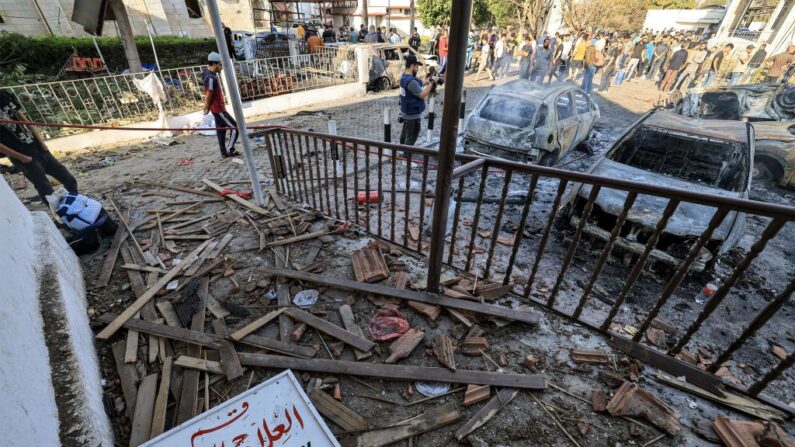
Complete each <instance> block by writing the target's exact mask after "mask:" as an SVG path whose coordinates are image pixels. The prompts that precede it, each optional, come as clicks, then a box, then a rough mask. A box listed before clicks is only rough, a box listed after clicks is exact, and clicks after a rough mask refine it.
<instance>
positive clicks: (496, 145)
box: [464, 79, 599, 166]
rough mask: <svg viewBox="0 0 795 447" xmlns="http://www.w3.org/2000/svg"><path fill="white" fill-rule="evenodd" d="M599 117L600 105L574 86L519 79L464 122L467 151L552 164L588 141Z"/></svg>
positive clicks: (489, 97)
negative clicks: (548, 85)
mask: <svg viewBox="0 0 795 447" xmlns="http://www.w3.org/2000/svg"><path fill="white" fill-rule="evenodd" d="M598 119H599V107H598V106H597V105H596V103H594V102H593V101H592V100H591V99H590V98H589V97H588V95H587V94H586V93H585V92H584V91H582V90H581V89H579V88H577V87H575V86H573V85H570V84H564V85H557V86H552V87H546V86H539V85H538V84H536V83H534V82H531V81H529V80H526V79H517V80H515V81H511V82H508V83H506V84H503V85H501V86H499V87H496V88H494V89H492V90H491V91H489V92H488V93H487V94H486V95H485V96H484V97H483V99H481V100H480V102H479V103H478V105H477V106H475V109H474V110H473V111H472V113H471V114H470V115H469V117H468V118H467V121H466V123H465V125H464V151H465V152H467V153H471V154H475V155H480V156H484V157H492V158H502V159H507V160H512V161H521V162H527V163H538V164H540V165H543V166H551V165H553V164H554V163H555V162H556V161H557V160H558V159H559V158H560V157H562V156H564V155H565V154H566V153H568V152H569V151H570V150H571V149H572V148H574V147H576V146H578V145H580V144H583V143H584V142H585V141H586V140H587V139H588V135H589V134H590V133H591V129H593V126H594V123H596V121H597V120H598Z"/></svg>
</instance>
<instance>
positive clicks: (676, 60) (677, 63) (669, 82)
mask: <svg viewBox="0 0 795 447" xmlns="http://www.w3.org/2000/svg"><path fill="white" fill-rule="evenodd" d="M686 61H687V50H686V49H685V46H684V45H682V44H679V49H678V50H676V52H675V53H674V54H672V55H671V57H670V59H669V61H668V67H667V68H666V69H665V76H664V77H663V80H662V82H661V83H660V91H661V92H668V91H669V90H670V89H671V87H673V85H674V81H675V80H676V75H677V74H679V71H680V70H681V69H682V67H683V66H684V65H685V62H686Z"/></svg>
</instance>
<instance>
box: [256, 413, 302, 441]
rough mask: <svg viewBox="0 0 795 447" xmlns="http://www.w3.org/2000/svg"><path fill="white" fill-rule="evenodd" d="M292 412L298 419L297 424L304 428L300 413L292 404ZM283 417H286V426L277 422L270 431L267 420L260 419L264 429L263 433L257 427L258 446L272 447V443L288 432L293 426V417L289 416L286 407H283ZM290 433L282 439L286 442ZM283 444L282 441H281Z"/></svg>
mask: <svg viewBox="0 0 795 447" xmlns="http://www.w3.org/2000/svg"><path fill="white" fill-rule="evenodd" d="M293 414H294V415H295V418H296V420H298V424H299V425H300V426H301V429H303V428H304V420H303V419H302V418H301V415H300V414H299V413H298V409H297V408H296V407H295V405H293ZM284 417H285V419H287V424H288V425H287V426H286V427H285V425H284V424H279V425H277V426H276V427H274V428H273V431H271V429H270V427H268V421H266V420H265V419H262V426H263V428H264V429H265V435H263V434H262V431H261V430H259V429H257V437H258V438H259V443H260V447H266V446H267V447H273V443H274V442H276V441H278V440H280V439H281V438H282V436H284V435H285V434H287V433H289V432H290V430H291V429H292V428H293V418H292V417H290V411H289V410H288V409H286V408H285V409H284ZM266 437H267V438H268V443H267V444H265V438H266ZM290 437H292V435H288V436H287V438H285V439H284V441H285V442H286V441H287V440H288V439H290ZM282 444H284V442H282Z"/></svg>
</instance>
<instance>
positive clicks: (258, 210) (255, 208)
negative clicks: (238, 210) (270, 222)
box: [202, 178, 270, 216]
mask: <svg viewBox="0 0 795 447" xmlns="http://www.w3.org/2000/svg"><path fill="white" fill-rule="evenodd" d="M202 182H204V184H205V185H207V186H209V187H210V188H212V189H214V190H216V191H217V192H218V193H219V194H220V193H221V192H223V190H224V188H222V187H220V186H219V185H218V184H217V183H214V182H212V181H210V180H208V179H206V178H203V179H202ZM224 198H225V199H229V200H232V201H234V202H235V203H238V204H240V205H242V206H244V207H246V208H248V209H250V210H251V211H254V212H255V213H257V214H262V215H263V216H268V215H270V213H269V212H268V210H266V209H264V208H260V207H258V206H257V205H255V204H254V203H252V202H249V201H248V200H246V199H244V198H242V197H240V196H237V195H235V194H229V195H227V196H224Z"/></svg>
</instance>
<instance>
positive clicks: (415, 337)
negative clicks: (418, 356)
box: [384, 328, 425, 363]
mask: <svg viewBox="0 0 795 447" xmlns="http://www.w3.org/2000/svg"><path fill="white" fill-rule="evenodd" d="M423 338H425V332H423V331H421V330H419V329H417V328H411V329H409V330H408V331H406V332H405V333H403V335H401V336H400V338H398V339H397V340H395V341H393V342H392V344H391V345H389V357H387V359H386V360H384V363H395V362H396V361H398V360H400V359H402V358H405V357H408V356H409V355H411V353H412V352H413V351H414V348H416V347H417V345H418V344H420V342H421V341H422V339H423Z"/></svg>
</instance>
